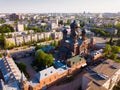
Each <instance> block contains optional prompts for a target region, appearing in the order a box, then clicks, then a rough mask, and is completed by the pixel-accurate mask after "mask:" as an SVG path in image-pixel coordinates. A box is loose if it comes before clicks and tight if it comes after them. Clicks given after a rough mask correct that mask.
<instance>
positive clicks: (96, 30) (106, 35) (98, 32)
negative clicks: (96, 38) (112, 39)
mask: <svg viewBox="0 0 120 90" xmlns="http://www.w3.org/2000/svg"><path fill="white" fill-rule="evenodd" d="M91 31H92V32H94V33H95V35H98V34H99V35H100V36H103V37H109V36H110V33H107V32H105V30H104V29H102V28H93V29H91Z"/></svg>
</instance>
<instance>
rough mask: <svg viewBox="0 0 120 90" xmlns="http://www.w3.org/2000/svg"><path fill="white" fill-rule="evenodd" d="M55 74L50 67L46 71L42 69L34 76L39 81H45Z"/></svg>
mask: <svg viewBox="0 0 120 90" xmlns="http://www.w3.org/2000/svg"><path fill="white" fill-rule="evenodd" d="M55 73H57V70H56V69H55V68H54V67H53V66H51V67H49V68H47V69H44V70H42V71H40V72H38V73H37V74H36V78H37V79H38V80H39V81H41V80H42V79H45V78H47V77H49V76H51V75H53V74H55Z"/></svg>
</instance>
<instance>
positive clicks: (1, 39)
mask: <svg viewBox="0 0 120 90" xmlns="http://www.w3.org/2000/svg"><path fill="white" fill-rule="evenodd" d="M4 41H5V34H4V33H2V34H1V35H0V46H4Z"/></svg>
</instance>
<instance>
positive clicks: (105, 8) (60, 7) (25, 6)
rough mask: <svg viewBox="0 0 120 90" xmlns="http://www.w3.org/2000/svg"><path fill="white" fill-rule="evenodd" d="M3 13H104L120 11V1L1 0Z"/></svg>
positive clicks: (0, 6) (0, 8) (0, 10)
mask: <svg viewBox="0 0 120 90" xmlns="http://www.w3.org/2000/svg"><path fill="white" fill-rule="evenodd" d="M0 2H1V3H0V12H1V13H52V12H53V13H80V12H84V11H85V12H91V13H104V12H113V13H117V12H119V11H120V6H119V3H120V1H119V0H109V1H105V0H91V1H89V0H24V1H23V0H19V1H18V0H0Z"/></svg>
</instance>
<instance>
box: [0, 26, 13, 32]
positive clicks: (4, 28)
mask: <svg viewBox="0 0 120 90" xmlns="http://www.w3.org/2000/svg"><path fill="white" fill-rule="evenodd" d="M14 31H15V30H14V28H13V27H11V26H10V25H8V24H5V25H2V26H0V33H9V32H14Z"/></svg>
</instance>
